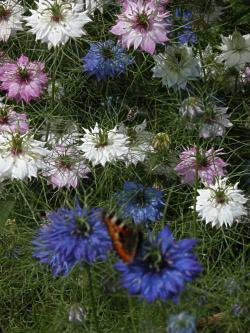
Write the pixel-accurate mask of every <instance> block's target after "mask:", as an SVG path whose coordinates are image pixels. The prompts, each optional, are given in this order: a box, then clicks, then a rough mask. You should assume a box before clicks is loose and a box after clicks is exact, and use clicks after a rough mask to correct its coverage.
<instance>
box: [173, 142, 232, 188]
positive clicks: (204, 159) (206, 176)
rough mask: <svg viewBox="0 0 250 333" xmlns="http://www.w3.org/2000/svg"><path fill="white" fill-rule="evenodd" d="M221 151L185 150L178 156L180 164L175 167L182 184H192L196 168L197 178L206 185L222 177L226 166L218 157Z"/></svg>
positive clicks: (194, 148)
mask: <svg viewBox="0 0 250 333" xmlns="http://www.w3.org/2000/svg"><path fill="white" fill-rule="evenodd" d="M221 150H222V149H217V150H214V149H213V148H212V149H209V150H207V151H204V150H202V149H201V148H199V149H197V148H196V147H193V148H190V149H185V150H184V151H183V152H182V153H181V154H180V159H181V162H180V163H179V164H178V165H177V166H176V167H175V171H176V172H177V173H178V175H179V176H181V180H182V183H193V182H194V180H195V175H196V168H198V178H199V179H200V180H201V181H202V182H205V183H207V184H209V185H210V184H213V183H214V180H215V177H217V176H224V175H225V171H224V170H223V168H225V167H226V166H227V163H225V162H224V161H223V160H222V159H221V158H220V157H218V155H219V154H220V152H221Z"/></svg>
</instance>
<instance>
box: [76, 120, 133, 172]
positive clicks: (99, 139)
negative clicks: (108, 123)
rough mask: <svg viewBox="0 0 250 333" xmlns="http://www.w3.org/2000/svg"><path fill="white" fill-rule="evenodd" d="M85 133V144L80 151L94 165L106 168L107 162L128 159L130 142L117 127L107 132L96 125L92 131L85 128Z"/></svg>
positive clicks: (80, 147) (83, 139)
mask: <svg viewBox="0 0 250 333" xmlns="http://www.w3.org/2000/svg"><path fill="white" fill-rule="evenodd" d="M84 131H85V134H84V136H83V138H82V142H83V143H82V145H81V146H79V149H80V150H81V151H82V152H83V153H84V157H85V158H86V159H87V160H89V161H91V162H92V164H93V165H97V164H101V165H103V166H105V164H106V163H107V162H116V161H118V160H124V159H125V158H126V156H127V154H128V149H129V148H128V144H129V140H128V137H127V136H126V135H125V134H122V133H120V132H119V131H118V129H117V126H115V127H114V128H113V129H112V130H109V131H106V130H103V129H101V128H99V125H98V124H96V125H95V127H94V128H91V129H90V130H88V129H85V128H84Z"/></svg>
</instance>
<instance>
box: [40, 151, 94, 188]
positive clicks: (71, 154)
mask: <svg viewBox="0 0 250 333" xmlns="http://www.w3.org/2000/svg"><path fill="white" fill-rule="evenodd" d="M45 163H46V167H45V169H44V170H43V173H42V174H43V176H45V177H48V183H49V184H52V186H53V188H56V187H59V188H60V187H64V186H65V187H67V188H70V187H73V188H76V187H77V185H78V183H79V179H80V178H88V176H87V174H88V173H89V172H90V169H89V168H88V167H87V166H86V164H85V162H84V160H83V159H82V157H81V156H80V155H79V152H78V150H77V149H76V148H74V147H65V146H63V145H58V146H56V147H55V148H54V150H53V151H52V153H51V154H50V155H48V156H47V157H46V159H45Z"/></svg>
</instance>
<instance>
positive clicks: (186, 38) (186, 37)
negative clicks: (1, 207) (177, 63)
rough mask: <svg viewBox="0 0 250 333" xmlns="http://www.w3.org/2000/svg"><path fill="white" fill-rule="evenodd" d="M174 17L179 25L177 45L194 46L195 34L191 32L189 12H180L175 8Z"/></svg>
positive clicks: (191, 17) (191, 16) (190, 15)
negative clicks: (187, 44) (186, 44)
mask: <svg viewBox="0 0 250 333" xmlns="http://www.w3.org/2000/svg"><path fill="white" fill-rule="evenodd" d="M175 16H176V18H177V21H178V23H179V24H180V30H179V29H178V34H177V39H178V41H179V43H181V44H185V43H189V44H195V43H196V42H197V36H196V33H195V32H194V31H193V27H192V20H193V15H192V12H191V11H190V10H187V9H185V10H184V11H181V9H180V8H177V9H176V11H175Z"/></svg>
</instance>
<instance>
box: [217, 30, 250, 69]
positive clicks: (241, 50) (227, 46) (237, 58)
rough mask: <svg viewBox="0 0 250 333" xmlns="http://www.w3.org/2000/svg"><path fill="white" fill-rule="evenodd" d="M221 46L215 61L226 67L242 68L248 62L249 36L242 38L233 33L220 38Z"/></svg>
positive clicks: (249, 50) (249, 55) (249, 53)
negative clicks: (222, 63)
mask: <svg viewBox="0 0 250 333" xmlns="http://www.w3.org/2000/svg"><path fill="white" fill-rule="evenodd" d="M221 39H222V44H221V45H220V47H219V49H220V50H221V51H222V54H220V55H219V56H218V57H217V60H218V61H220V62H224V64H225V66H226V67H234V66H235V67H237V68H243V67H244V65H245V64H246V63H248V62H250V34H248V35H244V36H242V35H241V34H240V33H239V32H238V31H235V32H234V33H233V34H232V35H230V36H228V37H224V36H221Z"/></svg>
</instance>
